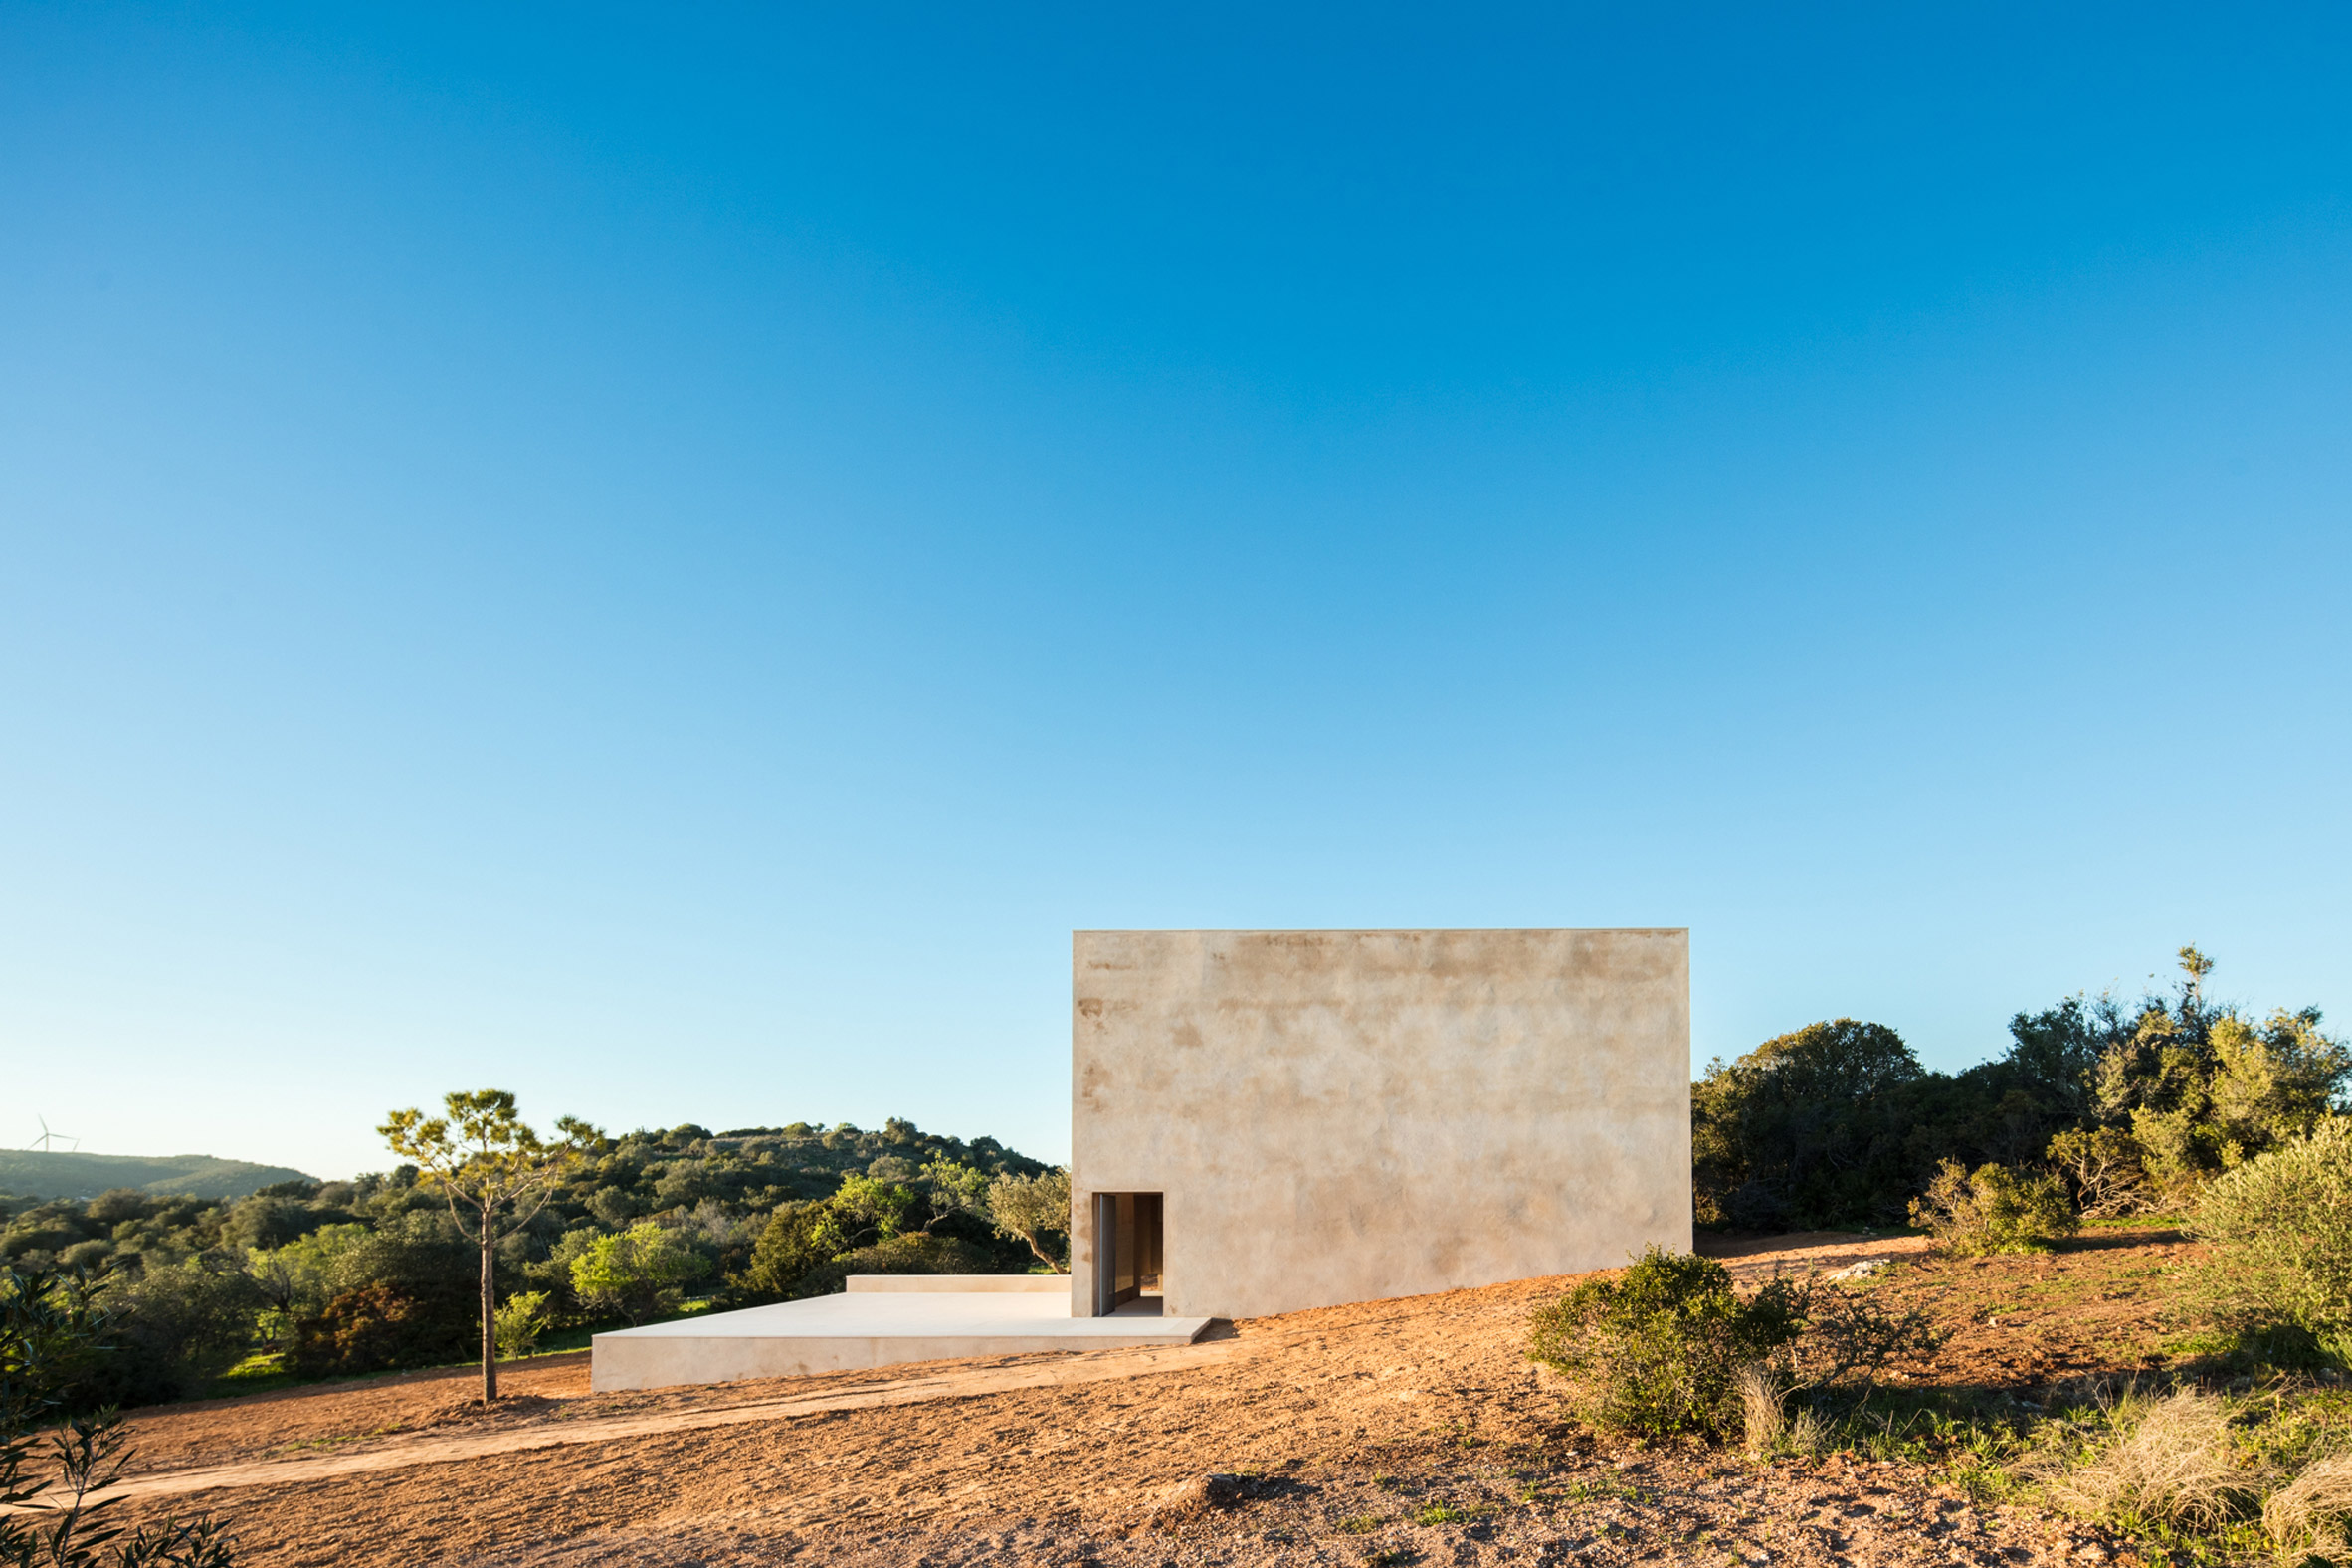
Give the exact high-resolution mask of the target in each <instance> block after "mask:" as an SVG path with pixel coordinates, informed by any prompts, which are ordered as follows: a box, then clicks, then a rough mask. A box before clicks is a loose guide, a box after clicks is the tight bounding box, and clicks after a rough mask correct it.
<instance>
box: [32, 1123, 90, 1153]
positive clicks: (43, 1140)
mask: <svg viewBox="0 0 2352 1568" xmlns="http://www.w3.org/2000/svg"><path fill="white" fill-rule="evenodd" d="M33 1119H34V1120H35V1121H38V1122H39V1123H41V1136H39V1137H37V1138H35V1139H34V1140H33V1141H32V1142H30V1143H28V1144H26V1145H25V1147H26V1148H28V1149H39V1150H40V1151H41V1152H42V1153H44V1154H54V1153H56V1152H57V1144H58V1140H59V1139H60V1138H64V1139H65V1141H66V1142H68V1143H70V1144H72V1145H73V1146H74V1148H76V1149H78V1148H80V1147H82V1140H81V1139H80V1138H68V1137H66V1135H65V1134H64V1133H62V1132H52V1131H50V1130H49V1118H48V1117H47V1116H43V1115H39V1114H36V1115H35V1116H34V1117H33ZM67 1152H69V1153H71V1152H72V1150H68V1151H67Z"/></svg>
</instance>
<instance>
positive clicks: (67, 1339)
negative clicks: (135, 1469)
mask: <svg viewBox="0 0 2352 1568" xmlns="http://www.w3.org/2000/svg"><path fill="white" fill-rule="evenodd" d="M107 1326H108V1325H107V1319H106V1314H105V1310H104V1308H103V1307H102V1306H101V1305H100V1304H99V1303H98V1301H97V1300H96V1298H95V1296H94V1293H93V1291H92V1290H91V1288H90V1286H89V1285H88V1283H87V1282H85V1281H82V1280H78V1279H75V1278H73V1277H71V1276H68V1275H64V1274H58V1273H55V1272H53V1271H47V1270H33V1271H20V1270H16V1269H5V1270H0V1562H6V1563H13V1564H21V1565H24V1568H33V1565H36V1564H39V1565H42V1568H139V1565H142V1564H156V1565H160V1564H177V1565H180V1568H230V1563H231V1560H232V1559H231V1555H230V1552H229V1548H228V1545H227V1543H226V1542H225V1541H224V1540H223V1539H222V1538H221V1534H220V1530H219V1527H218V1526H217V1525H216V1524H215V1523H214V1522H213V1520H212V1519H210V1518H209V1517H205V1518H199V1519H195V1520H191V1521H185V1522H182V1521H177V1520H173V1519H169V1518H165V1519H159V1520H153V1521H150V1522H148V1523H146V1524H142V1525H140V1526H139V1527H138V1528H137V1529H135V1530H129V1531H126V1530H124V1529H123V1528H122V1527H121V1526H119V1525H116V1524H115V1523H114V1522H113V1521H112V1519H111V1517H110V1510H111V1509H112V1507H113V1505H114V1504H115V1503H116V1502H117V1501H118V1500H119V1498H118V1497H115V1496H109V1495H107V1493H108V1492H110V1491H111V1490H112V1489H113V1487H114V1486H115V1485H116V1484H118V1482H119V1480H120V1478H121V1472H122V1468H123V1466H124V1465H125V1464H126V1463H127V1462H128V1460H129V1458H130V1456H129V1453H128V1452H127V1450H126V1448H125V1443H126V1440H127V1435H126V1433H125V1432H124V1429H123V1426H122V1422H121V1419H120V1418H119V1417H118V1416H117V1415H116V1414H115V1413H114V1411H113V1410H111V1409H110V1408H109V1409H100V1410H97V1411H95V1412H93V1411H87V1410H85V1411H82V1412H81V1413H78V1414H75V1413H72V1412H73V1411H74V1410H75V1407H76V1406H78V1405H83V1404H86V1403H87V1397H88V1390H87V1388H86V1387H85V1386H84V1385H85V1383H86V1381H87V1379H88V1377H89V1375H90V1374H91V1373H92V1372H94V1371H98V1370H101V1369H102V1368H103V1367H104V1365H105V1363H106V1361H107V1359H108V1347H107V1345H106V1344H105V1342H104V1336H105V1331H106V1328H107ZM61 1416H62V1417H65V1418H66V1419H64V1420H63V1421H60V1420H59V1418H60V1417H61ZM52 1422H56V1423H57V1425H56V1426H54V1427H53V1428H51V1430H50V1432H49V1435H48V1441H47V1442H46V1443H44V1442H42V1441H41V1429H42V1428H43V1427H44V1426H46V1425H48V1424H50V1423H52ZM44 1451H46V1452H44ZM28 1470H30V1471H33V1472H34V1473H32V1474H28V1473H27V1472H28Z"/></svg>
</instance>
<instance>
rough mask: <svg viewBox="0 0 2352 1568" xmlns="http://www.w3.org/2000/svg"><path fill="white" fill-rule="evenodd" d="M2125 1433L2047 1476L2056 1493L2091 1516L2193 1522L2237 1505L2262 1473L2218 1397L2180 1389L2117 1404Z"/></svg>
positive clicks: (2228, 1512) (2236, 1509) (2217, 1517)
mask: <svg viewBox="0 0 2352 1568" xmlns="http://www.w3.org/2000/svg"><path fill="white" fill-rule="evenodd" d="M2115 1413H2116V1416H2117V1419H2118V1425H2119V1426H2121V1427H2122V1429H2123V1430H2122V1435H2121V1436H2120V1437H2118V1438H2117V1439H2115V1441H2113V1442H2111V1443H2109V1444H2108V1445H2106V1446H2105V1447H2104V1448H2102V1449H2100V1450H2099V1451H2098V1452H2097V1453H2095V1454H2093V1455H2091V1456H2090V1457H2089V1458H2088V1459H2085V1460H2081V1461H2078V1462H2076V1463H2075V1464H2073V1465H2071V1466H2068V1467H2066V1468H2065V1469H2064V1470H2062V1471H2061V1472H2059V1473H2058V1474H2057V1475H2055V1476H2053V1477H2052V1479H2051V1480H2050V1482H2049V1492H2050V1496H2051V1499H2052V1500H2053V1501H2054V1502H2056V1503H2058V1505H2059V1506H2060V1507H2063V1508H2067V1509H2069V1510H2071V1511H2073V1512H2075V1513H2079V1514H2083V1515H2085V1516H2087V1517H2089V1518H2094V1519H2105V1520H2110V1521H2113V1520H2119V1519H2122V1518H2125V1517H2128V1516H2134V1515H2136V1516H2137V1517H2139V1518H2143V1519H2151V1520H2161V1521H2163V1522H2165V1523H2168V1524H2179V1525H2187V1526H2190V1527H2193V1528H2196V1527H2206V1528H2210V1527H2212V1526H2214V1525H2218V1524H2221V1523H2223V1522H2224V1521H2226V1520H2228V1519H2230V1518H2233V1517H2235V1516H2236V1515H2237V1514H2238V1513H2240V1512H2241V1511H2242V1510H2243V1509H2244V1508H2245V1506H2246V1505H2247V1503H2248V1502H2249V1501H2251V1500H2252V1498H2253V1497H2254V1495H2255V1493H2256V1492H2257V1491H2258V1489H2259V1481H2260V1478H2259V1477H2258V1476H2255V1475H2254V1474H2252V1473H2250V1472H2249V1471H2248V1470H2246V1469H2245V1468H2244V1467H2243V1466H2241V1465H2240V1464H2239V1463H2238V1459H2237V1456H2236V1455H2235V1454H2234V1453H2233V1452H2232V1449H2231V1445H2230V1412H2229V1408H2228V1407H2227V1406H2225V1405H2224V1404H2223V1403H2222V1401H2221V1400H2220V1399H2218V1398H2217V1397H2215V1396H2214V1395H2211V1394H2200V1393H2198V1392H2197V1391H2196V1390H2195V1389H2187V1388H2184V1389H2181V1390H2179V1391H2178V1392H2176V1393H2174V1394H2173V1395H2171V1396H2170V1397H2169V1398H2165V1399H2157V1400H2145V1401H2132V1400H2127V1401H2125V1402H2124V1403H2121V1404H2119V1405H2118V1406H2117V1407H2116V1412H2115Z"/></svg>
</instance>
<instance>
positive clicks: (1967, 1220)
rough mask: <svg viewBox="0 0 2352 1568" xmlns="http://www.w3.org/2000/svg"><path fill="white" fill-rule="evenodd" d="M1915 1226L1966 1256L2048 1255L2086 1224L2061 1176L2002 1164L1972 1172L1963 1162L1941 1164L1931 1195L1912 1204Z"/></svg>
mask: <svg viewBox="0 0 2352 1568" xmlns="http://www.w3.org/2000/svg"><path fill="white" fill-rule="evenodd" d="M1911 1223H1912V1224H1913V1225H1916V1226H1918V1227H1919V1228H1920V1229H1922V1230H1924V1231H1926V1232H1927V1233H1928V1234H1929V1235H1931V1236H1933V1237H1934V1238H1935V1240H1936V1243H1937V1245H1938V1246H1940V1247H1942V1248H1943V1249H1944V1250H1945V1251H1946V1252H1951V1253H1958V1254H1961V1255H1963V1256H1974V1255H1977V1254H1983V1253H2036V1252H2045V1251H2047V1250H2048V1249H2049V1247H2050V1244H2051V1241H2052V1240H2053V1239H2054V1238H2056V1237H2060V1236H2071V1235H2073V1234H2074V1232H2075V1231H2076V1230H2078V1229H2079V1228H2080V1227H2081V1224H2082V1222H2081V1221H2080V1220H2078V1219H2076V1218H2075V1216H2074V1211H2073V1210H2072V1209H2071V1208H2069V1207H2068V1206H2067V1204H2066V1190H2065V1187H2064V1185H2063V1184H2062V1183H2060V1182H2059V1180H2058V1178H2057V1177H2056V1176H2053V1175H2051V1174H2049V1173H2048V1172H2034V1171H2014V1170H2010V1169H2008V1168H2006V1167H2004V1166H2000V1165H1979V1166H1978V1167H1977V1168H1976V1169H1975V1170H1974V1171H1970V1170H1968V1169H1966V1168H1965V1167H1963V1166H1962V1165H1961V1163H1960V1162H1959V1161H1958V1160H1945V1161H1944V1162H1943V1163H1942V1164H1941V1165H1939V1166H1937V1167H1936V1173H1935V1179H1934V1180H1933V1181H1931V1182H1929V1183H1928V1184H1927V1192H1926V1194H1925V1195H1924V1196H1922V1197H1918V1198H1914V1199H1912V1200H1911Z"/></svg>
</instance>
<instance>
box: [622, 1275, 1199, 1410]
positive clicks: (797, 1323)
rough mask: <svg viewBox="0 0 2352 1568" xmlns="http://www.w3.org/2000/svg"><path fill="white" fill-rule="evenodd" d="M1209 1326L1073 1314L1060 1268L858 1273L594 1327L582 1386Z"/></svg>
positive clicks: (1089, 1343)
mask: <svg viewBox="0 0 2352 1568" xmlns="http://www.w3.org/2000/svg"><path fill="white" fill-rule="evenodd" d="M981 1280H985V1281H986V1283H981V1282H979V1281H981ZM956 1285H961V1286H962V1288H956V1287H955V1286H956ZM1208 1326H1209V1319H1208V1318H1205V1317H1140V1316H1126V1315H1121V1316H1117V1317H1073V1316H1071V1315H1070V1281H1069V1278H1068V1276H1067V1275H1060V1274H988V1275H972V1274H856V1275H852V1276H851V1279H850V1288H849V1292H848V1293H847V1294H844V1295H821V1296H817V1297H815V1298H813V1299H811V1300H806V1301H785V1302H782V1303H780V1304H778V1305H775V1306H753V1307H746V1308H745V1309H744V1310H742V1311H740V1312H714V1313H712V1314H711V1315H709V1316H707V1317H689V1318H683V1319H681V1320H679V1321H678V1322H675V1323H654V1324H651V1325H649V1326H647V1327H644V1328H623V1329H618V1330H616V1331H614V1332H612V1333H609V1334H598V1335H596V1336H595V1337H594V1338H593V1339H592V1340H591V1341H590V1353H589V1373H588V1386H589V1387H590V1388H591V1389H594V1390H595V1391H597V1392H598V1393H603V1392H606V1391H608V1390H614V1389H634V1388H672V1387H676V1386H678V1385H680V1384H686V1383H734V1382H740V1381H742V1380H744V1379H746V1378H762V1377H807V1376H809V1375H810V1374H812V1373H817V1372H853V1371H860V1370H863V1369H865V1368H867V1367H883V1366H895V1365H897V1364H898V1363H900V1362H905V1361H943V1360H947V1359H949V1358H950V1357H961V1356H1017V1355H1035V1354H1038V1353H1040V1352H1047V1351H1057V1350H1113V1349H1121V1348H1124V1347H1127V1346H1130V1345H1184V1344H1190V1343H1191V1342H1192V1341H1193V1340H1195V1339H1197V1338H1199V1337H1200V1334H1201V1331H1202V1330H1203V1329H1205V1328H1207V1327H1208Z"/></svg>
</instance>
